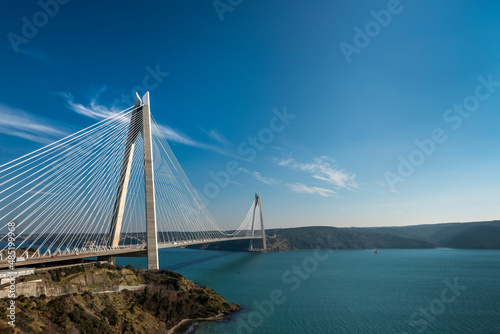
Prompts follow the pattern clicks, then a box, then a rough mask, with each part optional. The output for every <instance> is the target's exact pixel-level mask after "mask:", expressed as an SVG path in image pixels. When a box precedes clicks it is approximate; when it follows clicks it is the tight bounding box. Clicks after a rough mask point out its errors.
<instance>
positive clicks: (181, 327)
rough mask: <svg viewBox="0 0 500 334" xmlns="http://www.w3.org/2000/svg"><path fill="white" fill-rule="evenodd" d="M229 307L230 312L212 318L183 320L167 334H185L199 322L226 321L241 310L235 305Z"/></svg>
mask: <svg viewBox="0 0 500 334" xmlns="http://www.w3.org/2000/svg"><path fill="white" fill-rule="evenodd" d="M231 306H232V309H231V311H230V312H221V313H219V314H217V315H216V316H213V317H208V318H194V319H183V320H181V321H180V322H179V323H178V324H177V325H175V326H174V327H172V328H170V329H169V330H168V332H167V334H183V333H186V332H187V331H188V330H189V329H191V328H193V326H194V329H195V328H196V327H198V323H200V322H205V321H220V320H224V319H227V318H228V317H229V316H230V315H232V314H233V313H235V312H238V311H240V310H241V309H242V307H241V306H239V305H237V304H231Z"/></svg>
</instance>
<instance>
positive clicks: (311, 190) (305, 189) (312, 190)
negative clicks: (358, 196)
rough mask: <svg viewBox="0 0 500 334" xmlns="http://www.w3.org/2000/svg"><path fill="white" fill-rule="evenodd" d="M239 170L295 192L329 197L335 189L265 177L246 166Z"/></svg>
mask: <svg viewBox="0 0 500 334" xmlns="http://www.w3.org/2000/svg"><path fill="white" fill-rule="evenodd" d="M240 171H242V172H244V173H246V174H248V175H251V176H253V178H254V179H256V180H258V181H260V182H262V183H265V184H267V185H281V186H285V187H286V188H288V189H290V190H291V191H293V192H296V193H303V194H311V195H313V194H317V195H320V196H323V197H331V196H334V195H335V191H333V190H331V189H326V188H320V187H312V186H308V185H305V184H303V183H288V182H284V181H282V180H278V179H275V178H272V177H266V176H263V175H262V174H261V173H260V172H257V171H250V170H248V169H246V168H240Z"/></svg>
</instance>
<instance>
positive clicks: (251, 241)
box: [250, 194, 267, 250]
mask: <svg viewBox="0 0 500 334" xmlns="http://www.w3.org/2000/svg"><path fill="white" fill-rule="evenodd" d="M257 206H259V212H260V228H261V231H262V249H264V250H266V249H267V244H266V230H265V229H264V218H263V216H262V202H261V200H260V194H255V200H254V205H253V217H252V237H253V236H255V213H256V211H257ZM250 250H253V239H250Z"/></svg>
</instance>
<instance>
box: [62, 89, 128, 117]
mask: <svg viewBox="0 0 500 334" xmlns="http://www.w3.org/2000/svg"><path fill="white" fill-rule="evenodd" d="M105 89H106V87H103V88H101V90H100V91H99V92H98V93H97V95H96V96H95V97H94V98H92V99H90V103H89V105H88V106H84V105H83V104H80V103H76V102H75V98H74V96H73V94H71V93H68V92H59V93H57V95H59V96H61V97H62V98H64V99H65V100H66V103H67V104H68V108H69V109H71V110H73V111H74V112H76V113H78V114H80V115H83V116H86V117H90V118H93V119H99V120H100V119H104V118H108V117H111V116H113V115H115V114H116V113H118V112H119V111H120V110H118V109H117V108H114V107H111V108H108V107H105V106H103V105H101V104H98V103H97V98H98V97H99V95H100V94H101V93H102V92H103V91H104V90H105Z"/></svg>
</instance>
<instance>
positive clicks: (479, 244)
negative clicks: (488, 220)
mask: <svg viewBox="0 0 500 334" xmlns="http://www.w3.org/2000/svg"><path fill="white" fill-rule="evenodd" d="M442 245H443V246H445V247H449V248H466V249H500V225H499V226H474V227H471V228H468V229H467V230H465V231H464V232H461V233H459V234H457V235H455V236H453V237H451V238H449V239H447V240H445V241H443V243H442Z"/></svg>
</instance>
